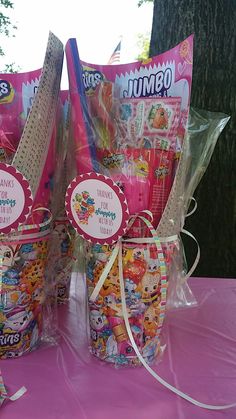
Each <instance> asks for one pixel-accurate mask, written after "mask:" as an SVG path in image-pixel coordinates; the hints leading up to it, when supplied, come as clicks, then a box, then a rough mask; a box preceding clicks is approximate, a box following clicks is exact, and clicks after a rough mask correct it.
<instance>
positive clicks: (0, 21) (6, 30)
mask: <svg viewBox="0 0 236 419" xmlns="http://www.w3.org/2000/svg"><path fill="white" fill-rule="evenodd" d="M13 8H14V5H13V3H12V2H11V1H10V0H0V35H2V36H15V35H14V30H15V29H17V28H16V26H15V25H14V24H12V22H11V19H10V17H9V16H7V15H6V14H5V11H6V9H13ZM4 55H5V53H4V51H3V49H2V47H1V46H0V56H4ZM14 67H15V64H14V63H11V64H7V65H6V66H5V68H4V69H2V70H0V72H4V73H16V72H17V71H19V68H17V69H16V68H14Z"/></svg>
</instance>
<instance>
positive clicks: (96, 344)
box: [89, 308, 111, 358]
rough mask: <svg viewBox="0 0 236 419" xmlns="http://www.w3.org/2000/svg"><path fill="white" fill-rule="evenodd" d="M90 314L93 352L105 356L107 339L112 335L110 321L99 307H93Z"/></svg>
mask: <svg viewBox="0 0 236 419" xmlns="http://www.w3.org/2000/svg"><path fill="white" fill-rule="evenodd" d="M89 315H90V317H89V319H90V333H91V341H92V342H91V343H92V352H93V353H94V354H95V355H97V356H99V357H102V358H103V357H104V355H105V352H106V342H107V339H108V337H109V336H110V335H111V332H110V328H109V323H108V320H107V317H106V315H105V314H104V313H103V312H102V311H101V310H99V309H97V308H93V309H91V310H90V313H89Z"/></svg>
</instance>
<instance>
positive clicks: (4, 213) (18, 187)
mask: <svg viewBox="0 0 236 419" xmlns="http://www.w3.org/2000/svg"><path fill="white" fill-rule="evenodd" d="M32 202H33V199H32V195H31V191H30V186H29V183H28V181H27V180H26V179H25V178H24V177H23V176H22V174H21V173H20V172H18V171H17V170H16V169H15V168H14V167H13V166H10V165H8V164H5V163H0V232H1V233H9V232H10V231H11V230H14V229H16V228H17V227H18V226H19V225H20V224H22V223H23V222H24V221H25V220H26V218H27V216H28V215H29V212H30V209H31V206H32Z"/></svg>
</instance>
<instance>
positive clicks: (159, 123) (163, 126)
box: [148, 104, 170, 130]
mask: <svg viewBox="0 0 236 419" xmlns="http://www.w3.org/2000/svg"><path fill="white" fill-rule="evenodd" d="M169 118H170V111H169V110H168V109H165V108H164V107H163V106H162V105H158V104H157V105H155V106H152V107H151V110H150V112H149V115H148V121H149V125H150V127H151V128H154V129H158V130H167V129H168V124H169Z"/></svg>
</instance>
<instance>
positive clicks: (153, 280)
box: [141, 259, 161, 303]
mask: <svg viewBox="0 0 236 419" xmlns="http://www.w3.org/2000/svg"><path fill="white" fill-rule="evenodd" d="M160 282H161V274H160V267H159V264H158V262H157V259H153V260H149V263H148V267H147V271H146V273H145V275H144V276H143V278H142V281H141V283H142V300H143V302H145V303H151V302H153V301H157V300H158V297H160Z"/></svg>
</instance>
